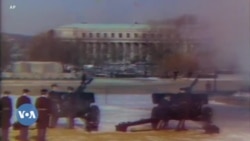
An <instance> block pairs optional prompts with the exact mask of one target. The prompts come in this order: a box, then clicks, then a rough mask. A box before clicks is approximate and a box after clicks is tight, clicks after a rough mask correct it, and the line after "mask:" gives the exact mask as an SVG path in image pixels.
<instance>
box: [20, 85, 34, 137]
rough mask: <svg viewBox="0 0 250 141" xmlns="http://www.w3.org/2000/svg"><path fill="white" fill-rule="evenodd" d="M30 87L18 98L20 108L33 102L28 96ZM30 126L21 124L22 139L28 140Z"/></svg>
mask: <svg viewBox="0 0 250 141" xmlns="http://www.w3.org/2000/svg"><path fill="white" fill-rule="evenodd" d="M29 92H30V91H29V90H28V89H23V94H22V96H20V97H19V98H18V99H17V103H16V108H17V109H18V108H19V107H20V106H21V105H23V104H31V99H30V98H29V97H28V94H29ZM28 129H29V127H28V126H24V125H21V126H20V135H19V137H20V141H28Z"/></svg>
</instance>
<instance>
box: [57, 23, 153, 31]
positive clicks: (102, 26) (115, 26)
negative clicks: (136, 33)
mask: <svg viewBox="0 0 250 141" xmlns="http://www.w3.org/2000/svg"><path fill="white" fill-rule="evenodd" d="M61 28H63V29H65V28H77V29H93V30H109V29H110V30H116V29H117V30H131V29H132V30H140V29H147V28H150V26H149V25H145V24H70V25H64V26H60V27H59V28H57V29H61Z"/></svg>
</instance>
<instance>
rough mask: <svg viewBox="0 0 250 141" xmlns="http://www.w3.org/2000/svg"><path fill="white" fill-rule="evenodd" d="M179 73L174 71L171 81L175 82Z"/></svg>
mask: <svg viewBox="0 0 250 141" xmlns="http://www.w3.org/2000/svg"><path fill="white" fill-rule="evenodd" d="M178 74H179V71H174V77H173V79H174V80H176V79H177V78H178Z"/></svg>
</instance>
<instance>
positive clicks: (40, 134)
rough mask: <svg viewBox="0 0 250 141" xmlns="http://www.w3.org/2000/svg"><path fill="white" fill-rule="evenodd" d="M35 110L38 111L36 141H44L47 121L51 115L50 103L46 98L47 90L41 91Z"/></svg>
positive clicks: (47, 125)
mask: <svg viewBox="0 0 250 141" xmlns="http://www.w3.org/2000/svg"><path fill="white" fill-rule="evenodd" d="M35 105H36V108H37V110H38V115H39V117H38V120H37V124H36V126H37V141H45V140H46V131H47V128H48V127H49V120H50V114H51V101H50V99H49V98H48V90H46V89H42V90H41V96H40V97H39V98H37V100H36V104H35Z"/></svg>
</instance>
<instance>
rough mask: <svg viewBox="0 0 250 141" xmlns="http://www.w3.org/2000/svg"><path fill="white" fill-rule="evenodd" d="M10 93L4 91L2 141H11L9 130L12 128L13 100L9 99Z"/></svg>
mask: <svg viewBox="0 0 250 141" xmlns="http://www.w3.org/2000/svg"><path fill="white" fill-rule="evenodd" d="M9 95H10V92H9V91H4V93H3V97H2V98H1V104H2V113H1V114H2V121H1V122H2V123H1V125H2V139H3V141H9V128H10V126H11V122H10V119H11V117H12V100H11V98H10V97H9Z"/></svg>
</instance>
